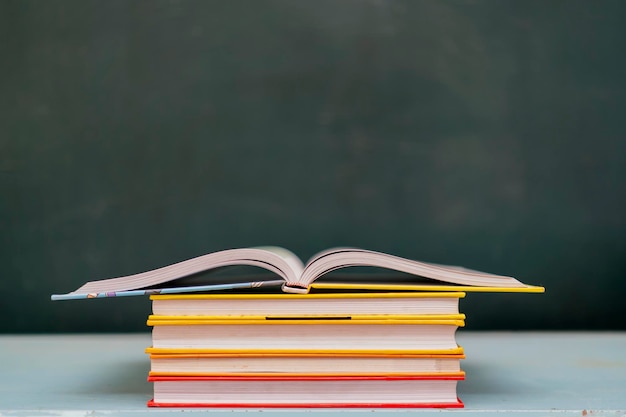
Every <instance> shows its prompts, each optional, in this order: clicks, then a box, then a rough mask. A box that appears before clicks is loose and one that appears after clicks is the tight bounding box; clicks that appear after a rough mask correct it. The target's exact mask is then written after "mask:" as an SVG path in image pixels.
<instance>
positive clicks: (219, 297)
mask: <svg viewBox="0 0 626 417" xmlns="http://www.w3.org/2000/svg"><path fill="white" fill-rule="evenodd" d="M314 285H318V284H314ZM322 285H324V284H322ZM331 285H333V284H331ZM315 288H318V287H317V286H315ZM341 288H343V287H341ZM359 288H360V287H359ZM448 288H449V287H448ZM463 297H465V293H463V292H460V291H459V292H456V291H455V292H433V293H428V292H415V293H407V292H386V293H371V292H353V293H326V294H310V293H309V294H285V293H283V294H161V295H159V294H154V295H151V296H150V299H151V300H285V299H302V298H306V299H355V298H463Z"/></svg>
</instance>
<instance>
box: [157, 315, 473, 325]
mask: <svg viewBox="0 0 626 417" xmlns="http://www.w3.org/2000/svg"><path fill="white" fill-rule="evenodd" d="M148 320H158V321H173V320H185V321H194V322H195V321H198V320H200V321H202V320H203V321H207V322H208V321H211V324H215V323H214V322H216V321H225V322H229V324H238V323H240V322H241V321H255V322H256V321H259V322H260V321H271V322H278V323H284V322H286V321H289V322H293V321H297V322H298V324H308V323H309V322H311V321H324V324H328V322H330V321H339V322H343V323H345V322H346V321H352V320H355V321H360V320H368V321H374V320H375V321H380V320H394V321H399V320H403V321H404V320H421V321H431V320H437V321H441V320H465V314H412V315H398V314H356V315H346V316H343V315H341V316H338V315H336V314H326V315H325V314H316V315H313V314H311V315H306V314H298V315H294V316H290V315H284V314H280V315H263V316H256V315H255V316H253V315H242V316H214V315H211V316H160V315H150V316H148ZM405 323H406V322H405ZM290 324H293V323H290Z"/></svg>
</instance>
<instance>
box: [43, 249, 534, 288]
mask: <svg viewBox="0 0 626 417" xmlns="http://www.w3.org/2000/svg"><path fill="white" fill-rule="evenodd" d="M233 265H248V266H254V267H259V268H263V269H266V270H269V271H271V272H273V273H275V274H276V275H277V276H278V277H280V278H281V279H279V280H271V281H260V282H242V283H239V284H237V283H235V284H225V285H208V286H194V287H178V288H164V289H158V286H159V285H164V284H166V283H170V282H171V281H174V280H177V279H179V278H183V277H187V276H190V275H194V274H198V273H201V272H204V271H208V270H211V269H216V268H221V267H225V266H233ZM354 266H369V267H378V268H384V269H388V270H393V271H397V272H403V273H407V274H412V275H415V276H418V277H423V278H429V279H432V280H433V283H434V284H438V285H442V284H444V285H454V286H465V287H463V291H465V290H466V289H467V287H470V288H472V287H473V288H489V289H494V290H496V291H497V290H505V291H515V292H517V291H522V292H543V288H542V287H535V286H531V285H526V284H524V283H522V282H520V281H518V280H517V279H515V278H512V277H507V276H500V275H493V274H488V273H484V272H478V271H473V270H470V269H465V268H460V267H455V266H445V265H437V264H432V263H426V262H419V261H414V260H410V259H405V258H401V257H398V256H393V255H389V254H385V253H381V252H374V251H369V250H364V249H357V248H335V249H329V250H326V251H323V252H320V253H318V254H317V255H315V256H313V257H312V258H311V259H310V260H309V261H308V262H307V263H306V264H303V263H302V261H301V260H300V259H299V258H298V257H297V256H296V255H295V254H294V253H292V252H290V251H288V250H287V249H284V248H279V247H274V246H268V247H257V248H242V249H229V250H223V251H219V252H214V253H210V254H207V255H203V256H199V257H197V258H193V259H189V260H186V261H183V262H179V263H176V264H173V265H169V266H165V267H162V268H158V269H155V270H152V271H147V272H142V273H139V274H134V275H128V276H124V277H119V278H111V279H104V280H99V281H90V282H87V283H86V284H84V285H83V286H82V287H80V288H78V289H77V290H75V291H73V292H71V293H69V294H63V295H53V296H52V299H53V300H63V299H76V298H100V297H113V296H123V295H140V294H155V293H161V294H166V293H170V294H171V293H181V292H194V291H210V290H222V289H233V288H253V287H261V286H270V285H281V286H282V290H283V291H284V292H287V293H307V292H308V290H309V288H310V287H311V284H312V283H313V282H314V281H315V280H317V279H318V278H320V277H322V276H323V275H325V274H327V273H329V272H331V271H335V270H337V269H341V268H346V267H354ZM379 284H380V285H387V284H388V283H386V282H380V283H379ZM329 285H330V286H329V288H332V284H329ZM353 285H358V284H353ZM370 287H372V288H374V289H375V287H376V285H375V284H374V285H370ZM412 289H419V288H412ZM425 289H430V288H425ZM459 289H460V288H459Z"/></svg>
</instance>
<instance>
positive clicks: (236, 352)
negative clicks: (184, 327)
mask: <svg viewBox="0 0 626 417" xmlns="http://www.w3.org/2000/svg"><path fill="white" fill-rule="evenodd" d="M145 352H146V353H148V354H153V355H178V354H187V355H192V354H201V355H228V356H231V357H232V356H334V357H336V356H405V355H410V356H424V355H463V354H464V352H463V348H462V347H461V346H457V347H456V348H452V349H385V350H380V349H339V350H338V349H207V348H155V347H149V348H147V349H146V351H145Z"/></svg>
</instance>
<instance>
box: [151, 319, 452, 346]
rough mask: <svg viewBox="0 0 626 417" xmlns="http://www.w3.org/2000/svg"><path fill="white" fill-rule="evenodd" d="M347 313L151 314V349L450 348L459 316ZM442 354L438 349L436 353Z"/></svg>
mask: <svg viewBox="0 0 626 417" xmlns="http://www.w3.org/2000/svg"><path fill="white" fill-rule="evenodd" d="M415 317H416V316H390V317H389V318H386V319H372V318H371V317H367V316H364V317H359V316H352V317H350V318H337V319H312V320H303V319H286V320H283V319H277V320H268V319H263V318H253V319H223V318H214V319H210V318H193V319H190V318H186V317H162V316H151V317H150V319H149V320H148V325H149V326H154V328H153V330H152V344H153V347H154V348H173V349H213V350H236V349H243V350H246V349H248V350H256V351H273V352H276V353H280V352H281V351H285V350H287V351H290V350H296V351H297V350H312V349H314V350H318V351H322V352H342V351H353V350H354V349H355V348H356V349H358V348H359V347H362V348H363V349H365V350H367V351H375V352H376V351H380V352H381V353H382V352H384V351H394V352H396V353H403V352H404V353H419V351H420V350H443V351H445V350H454V349H457V348H458V346H457V344H456V340H455V332H456V330H457V328H458V327H459V326H463V325H464V321H463V319H462V317H464V316H459V318H458V319H450V318H446V319H437V318H436V316H435V317H434V318H433V317H430V318H429V319H423V318H415ZM439 353H441V352H439Z"/></svg>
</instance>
